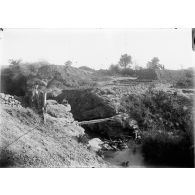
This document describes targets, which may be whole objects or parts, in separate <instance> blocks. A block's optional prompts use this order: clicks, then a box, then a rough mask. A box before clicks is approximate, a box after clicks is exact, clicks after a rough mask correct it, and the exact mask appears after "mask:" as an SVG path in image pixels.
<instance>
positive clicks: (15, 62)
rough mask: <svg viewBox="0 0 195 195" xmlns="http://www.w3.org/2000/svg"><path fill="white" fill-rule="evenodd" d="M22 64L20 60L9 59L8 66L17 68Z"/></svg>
mask: <svg viewBox="0 0 195 195" xmlns="http://www.w3.org/2000/svg"><path fill="white" fill-rule="evenodd" d="M21 62H22V59H18V60H14V59H9V63H10V65H14V66H18V65H20V64H21Z"/></svg>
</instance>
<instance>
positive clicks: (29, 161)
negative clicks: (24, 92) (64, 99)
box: [0, 94, 108, 167]
mask: <svg viewBox="0 0 195 195" xmlns="http://www.w3.org/2000/svg"><path fill="white" fill-rule="evenodd" d="M10 98H11V99H10ZM15 102H17V101H16V100H15V99H14V97H13V96H9V95H4V94H1V97H0V107H1V111H0V118H1V121H0V122H1V125H0V127H1V144H0V149H1V157H0V166H1V167H106V166H108V165H107V164H105V163H104V162H103V161H102V160H101V158H99V157H97V155H96V154H95V153H93V152H91V151H90V150H89V149H87V146H86V145H84V144H82V143H79V142H78V138H77V137H79V135H83V134H84V129H83V128H81V127H80V126H78V125H77V122H76V121H75V120H74V118H73V117H72V114H71V113H70V112H69V110H70V108H69V107H65V106H63V105H61V104H57V103H55V102H54V101H50V103H49V110H48V114H47V123H46V124H43V122H42V118H41V116H40V115H39V114H37V113H36V112H35V111H33V110H32V109H30V108H24V107H23V106H18V103H17V104H16V103H15Z"/></svg>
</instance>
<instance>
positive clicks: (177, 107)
mask: <svg viewBox="0 0 195 195" xmlns="http://www.w3.org/2000/svg"><path fill="white" fill-rule="evenodd" d="M192 108H193V101H192V100H190V99H187V98H186V97H183V96H177V95H174V94H168V93H166V92H163V91H155V90H152V89H150V90H148V91H147V92H146V93H145V94H143V95H130V96H128V97H127V98H124V99H122V109H123V111H126V112H127V113H128V114H129V115H130V117H131V118H133V119H135V120H136V121H137V122H138V126H139V128H140V130H141V132H142V138H143V140H142V141H143V145H142V149H143V155H144V157H145V159H146V161H148V162H150V163H151V162H152V163H154V164H159V165H163V166H182V167H185V166H186V167H189V166H192V165H193V155H192V153H193V149H192V148H193V112H192Z"/></svg>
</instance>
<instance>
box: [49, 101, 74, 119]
mask: <svg viewBox="0 0 195 195" xmlns="http://www.w3.org/2000/svg"><path fill="white" fill-rule="evenodd" d="M47 102H48V104H47V113H48V114H50V115H51V116H53V117H56V118H73V116H72V113H70V110H71V109H70V105H63V104H58V103H57V104H56V102H55V100H52V101H51V100H50V101H47Z"/></svg>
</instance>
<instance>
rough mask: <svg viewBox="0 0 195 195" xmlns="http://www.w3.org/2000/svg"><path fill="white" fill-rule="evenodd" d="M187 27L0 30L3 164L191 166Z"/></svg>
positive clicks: (190, 60) (191, 68) (189, 32)
mask: <svg viewBox="0 0 195 195" xmlns="http://www.w3.org/2000/svg"><path fill="white" fill-rule="evenodd" d="M193 36H194V33H193V29H191V28H187V29H182V28H167V29H160V28H159V29H158V28H155V29H147V28H146V29H144V28H143V29H133V28H132V29H129V28H126V29H109V28H102V29H98V28H97V29H95V28H94V29H44V28H41V29H33V28H32V29H30V28H24V29H14V28H13V29H9V28H5V29H3V28H2V29H1V32H0V44H1V47H0V53H1V74H0V77H1V88H0V109H1V112H0V114H1V115H0V119H1V121H0V122H1V124H0V128H1V129H0V136H1V138H0V150H1V151H0V167H1V168H156V167H157V168H161V167H164V168H192V167H194V125H193V123H194V120H193V98H194V93H195V89H194V80H193V79H194V65H195V58H193V54H194V51H193V48H194V45H193V44H194V41H193V39H194V38H193Z"/></svg>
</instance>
